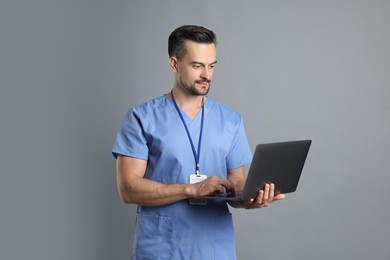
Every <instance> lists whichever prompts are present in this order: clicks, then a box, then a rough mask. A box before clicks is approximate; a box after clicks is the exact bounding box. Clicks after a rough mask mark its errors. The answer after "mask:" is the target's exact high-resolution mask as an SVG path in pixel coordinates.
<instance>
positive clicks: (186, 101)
mask: <svg viewBox="0 0 390 260" xmlns="http://www.w3.org/2000/svg"><path fill="white" fill-rule="evenodd" d="M171 93H172V94H173V96H174V98H175V101H176V104H177V105H178V106H179V107H180V108H181V109H182V110H183V111H184V112H185V113H186V114H187V115H188V116H189V117H190V118H191V119H194V118H195V117H196V115H197V114H198V113H199V111H200V110H201V108H202V106H203V104H204V102H205V101H206V97H205V96H196V95H183V93H182V92H181V91H177V90H175V88H173V89H172V92H171ZM171 93H168V94H167V97H169V98H171Z"/></svg>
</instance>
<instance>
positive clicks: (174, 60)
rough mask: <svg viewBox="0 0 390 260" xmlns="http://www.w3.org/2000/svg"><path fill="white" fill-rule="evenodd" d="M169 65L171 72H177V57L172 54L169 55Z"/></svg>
mask: <svg viewBox="0 0 390 260" xmlns="http://www.w3.org/2000/svg"><path fill="white" fill-rule="evenodd" d="M169 66H170V67H171V70H172V71H173V72H175V73H176V72H177V66H178V62H177V58H176V57H174V56H172V57H169Z"/></svg>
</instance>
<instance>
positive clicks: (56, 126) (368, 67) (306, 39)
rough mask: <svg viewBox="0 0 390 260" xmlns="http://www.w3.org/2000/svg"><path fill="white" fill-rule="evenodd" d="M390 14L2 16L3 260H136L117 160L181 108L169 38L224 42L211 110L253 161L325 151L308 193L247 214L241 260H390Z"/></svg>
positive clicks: (116, 5) (68, 0) (318, 9)
mask: <svg viewBox="0 0 390 260" xmlns="http://www.w3.org/2000/svg"><path fill="white" fill-rule="evenodd" d="M389 13H390V1H380V0H372V1H363V0H356V1H346V0H337V1H336V0H330V1H304V0H297V1H286V0H280V1H274V0H273V1H271V0H269V1H268V0H267V1H265V0H264V1H231V0H216V1H181V0H170V1H157V0H155V1H141V0H139V1H125V0H111V1H102V0H79V1H75V0H31V1H27V0H25V1H22V0H20V1H11V0H3V1H1V3H0V86H1V87H0V116H1V117H0V125H1V128H0V129H1V130H0V131H1V132H0V167H1V169H0V170H1V175H0V178H1V179H0V203H1V204H0V212H1V213H0V258H1V259H4V260H20V259H34V260H35V259H36V260H46V259H47V260H52V259H55V260H69V259H75V260H89V259H91V260H92V259H93V260H100V259H101V260H103V259H104V260H106V259H117V260H119V259H129V256H130V252H131V245H132V240H133V231H134V229H133V226H134V220H135V206H134V205H125V204H123V203H122V202H121V201H120V199H119V196H118V193H117V188H116V176H115V160H114V158H113V157H112V155H111V148H112V145H113V141H114V138H115V134H116V132H117V130H118V127H119V124H120V122H121V120H122V119H123V117H124V115H125V113H126V111H127V110H128V108H129V107H131V106H134V105H137V104H139V103H141V102H143V101H146V100H148V99H151V98H154V97H157V96H159V95H162V94H164V93H166V92H168V91H169V90H170V89H171V88H172V79H173V77H172V74H171V72H170V70H169V67H168V54H167V38H168V35H169V34H170V32H171V31H172V30H174V29H175V28H176V27H178V26H180V25H183V24H198V25H203V26H206V27H208V28H210V29H212V30H214V31H215V32H216V34H217V36H218V66H217V68H216V71H215V77H214V80H213V82H212V89H211V92H210V96H211V97H212V98H214V99H216V100H218V101H220V102H223V103H225V104H227V105H229V106H231V107H232V108H234V109H235V110H237V111H238V112H240V113H241V115H242V116H243V118H244V124H245V127H246V132H247V135H248V139H249V142H250V145H251V148H252V149H254V147H255V145H256V144H258V143H262V142H273V141H284V140H296V139H306V138H310V139H312V140H313V143H312V147H311V150H310V153H309V156H308V158H307V162H306V165H305V168H304V171H303V173H302V177H301V181H300V184H299V186H298V190H297V192H296V193H293V194H289V195H287V197H286V199H285V200H284V201H282V202H278V203H275V204H274V205H272V207H269V208H266V209H261V210H232V211H233V215H234V224H235V229H236V237H237V252H238V253H237V254H238V259H243V260H246V259H263V260H268V259H277V260H283V259H286V260H287V259H288V260H291V259H299V260H312V259H316V260H328V259H343V260H346V259H354V260H356V259H378V260H388V259H390V247H389V241H390V206H389V199H388V187H389V183H390V174H389V169H390V138H389V133H390V30H389V26H390V15H389Z"/></svg>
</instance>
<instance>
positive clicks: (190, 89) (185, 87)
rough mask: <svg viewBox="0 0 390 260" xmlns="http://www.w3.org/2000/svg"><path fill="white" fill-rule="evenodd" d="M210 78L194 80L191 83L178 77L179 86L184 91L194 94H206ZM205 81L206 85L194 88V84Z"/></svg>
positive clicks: (208, 89)
mask: <svg viewBox="0 0 390 260" xmlns="http://www.w3.org/2000/svg"><path fill="white" fill-rule="evenodd" d="M210 82H211V80H206V79H204V80H196V81H195V82H194V83H193V84H192V85H190V84H187V83H186V82H185V81H184V80H183V79H182V78H181V77H180V78H179V86H180V87H181V88H182V89H183V90H185V91H186V92H188V93H190V94H192V95H195V96H206V95H207V94H208V93H209V91H210ZM202 83H207V86H201V87H200V88H196V86H195V85H196V84H202Z"/></svg>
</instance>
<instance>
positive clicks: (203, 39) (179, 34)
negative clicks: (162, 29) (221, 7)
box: [168, 25, 217, 60]
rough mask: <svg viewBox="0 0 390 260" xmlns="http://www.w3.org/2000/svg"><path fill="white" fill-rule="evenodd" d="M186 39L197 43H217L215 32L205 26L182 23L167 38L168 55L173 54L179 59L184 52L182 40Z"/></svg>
mask: <svg viewBox="0 0 390 260" xmlns="http://www.w3.org/2000/svg"><path fill="white" fill-rule="evenodd" d="M186 40H190V41H194V42H197V43H210V44H211V43H214V44H215V45H216V44H217V37H216V35H215V33H214V32H213V31H211V30H209V29H207V28H205V27H202V26H198V25H183V26H180V27H179V28H177V29H176V30H174V31H173V32H172V33H171V35H169V38H168V54H169V57H172V56H175V57H176V58H178V59H179V60H180V59H181V58H183V56H184V54H185V48H184V42H185V41H186Z"/></svg>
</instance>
